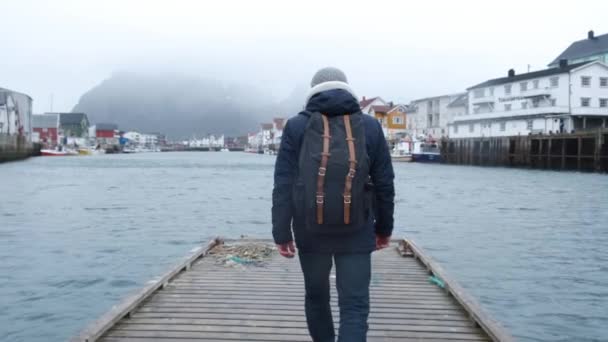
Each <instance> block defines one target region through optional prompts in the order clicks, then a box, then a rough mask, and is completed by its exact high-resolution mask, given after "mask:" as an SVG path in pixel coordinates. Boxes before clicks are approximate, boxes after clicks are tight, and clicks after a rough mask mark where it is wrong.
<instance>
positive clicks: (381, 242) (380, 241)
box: [376, 235, 391, 250]
mask: <svg viewBox="0 0 608 342" xmlns="http://www.w3.org/2000/svg"><path fill="white" fill-rule="evenodd" d="M390 244H391V237H390V236H378V235H376V250H380V249H382V248H387V247H388V246H389V245H390Z"/></svg>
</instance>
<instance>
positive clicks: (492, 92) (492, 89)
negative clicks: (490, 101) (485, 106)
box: [490, 87, 494, 96]
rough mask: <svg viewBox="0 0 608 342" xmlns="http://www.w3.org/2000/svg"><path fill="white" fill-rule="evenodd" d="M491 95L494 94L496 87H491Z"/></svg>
mask: <svg viewBox="0 0 608 342" xmlns="http://www.w3.org/2000/svg"><path fill="white" fill-rule="evenodd" d="M490 96H494V87H490Z"/></svg>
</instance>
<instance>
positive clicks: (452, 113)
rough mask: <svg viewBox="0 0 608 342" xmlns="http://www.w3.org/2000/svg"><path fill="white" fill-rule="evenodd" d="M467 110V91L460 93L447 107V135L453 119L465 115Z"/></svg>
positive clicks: (449, 132) (450, 130) (450, 129)
mask: <svg viewBox="0 0 608 342" xmlns="http://www.w3.org/2000/svg"><path fill="white" fill-rule="evenodd" d="M468 110H469V95H468V93H462V94H460V95H459V96H457V97H456V98H455V99H454V100H453V101H452V102H450V104H448V107H447V116H448V119H447V120H448V130H447V132H448V136H449V135H450V134H451V132H452V125H453V122H454V119H455V118H457V117H460V116H463V115H467V114H468Z"/></svg>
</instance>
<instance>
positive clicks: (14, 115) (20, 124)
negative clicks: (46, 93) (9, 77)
mask: <svg viewBox="0 0 608 342" xmlns="http://www.w3.org/2000/svg"><path fill="white" fill-rule="evenodd" d="M0 134H2V135H4V136H22V137H24V138H25V140H26V142H28V143H29V142H31V141H32V98H31V97H29V96H28V95H25V94H22V93H18V92H16V91H12V90H8V89H4V88H0Z"/></svg>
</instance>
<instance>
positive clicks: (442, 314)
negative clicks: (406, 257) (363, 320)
mask: <svg viewBox="0 0 608 342" xmlns="http://www.w3.org/2000/svg"><path fill="white" fill-rule="evenodd" d="M237 309H238V311H237ZM237 309H235V308H229V309H225V308H209V307H207V308H181V309H180V308H175V307H149V306H143V307H141V308H140V309H139V310H138V313H154V314H172V313H188V314H222V315H224V317H231V316H234V314H235V313H236V312H238V314H239V315H264V314H269V313H270V314H275V315H283V316H302V315H303V312H302V309H301V308H282V309H281V310H275V311H270V310H267V309H259V308H258V309H241V308H237ZM332 312H333V314H334V315H337V314H339V312H338V309H337V308H333V309H332ZM370 317H378V318H407V319H415V318H433V319H446V320H447V319H458V320H461V319H462V320H466V319H468V317H467V316H466V315H465V312H464V311H463V310H462V309H445V310H441V311H438V310H418V309H408V308H407V307H406V308H403V309H402V310H379V309H372V310H371V313H370Z"/></svg>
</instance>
